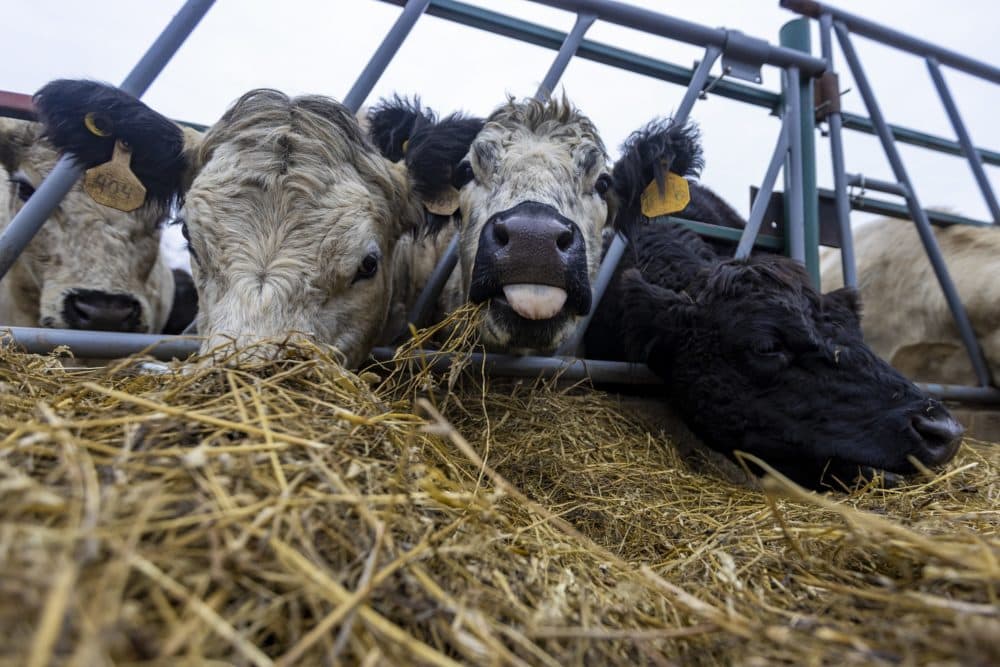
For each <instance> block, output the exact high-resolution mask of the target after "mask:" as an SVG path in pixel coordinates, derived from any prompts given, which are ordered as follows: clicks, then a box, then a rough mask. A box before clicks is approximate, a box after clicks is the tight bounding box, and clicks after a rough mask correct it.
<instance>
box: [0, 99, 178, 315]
mask: <svg viewBox="0 0 1000 667" xmlns="http://www.w3.org/2000/svg"><path fill="white" fill-rule="evenodd" d="M41 133H42V128H41V126H40V125H39V124H36V123H29V122H26V121H15V120H7V119H0V163H2V165H3V168H4V169H5V170H6V173H5V174H4V175H5V176H6V177H7V179H5V180H7V181H8V182H4V183H3V188H4V190H5V195H6V196H4V197H2V198H0V201H2V203H3V207H2V210H0V227H5V226H6V225H7V224H8V223H9V222H10V220H11V219H12V218H13V217H14V215H15V214H16V213H17V212H18V211H20V210H21V207H22V206H23V205H24V203H25V202H26V201H28V199H29V198H30V197H31V196H32V194H33V193H34V191H35V188H36V187H38V185H39V184H40V183H41V182H42V180H43V179H44V178H45V176H47V175H48V173H49V172H50V171H51V170H52V168H53V167H54V166H55V163H56V161H57V159H58V157H59V156H58V154H57V152H56V151H55V150H54V148H53V147H52V146H51V145H50V144H49V143H48V141H46V140H45V139H44V138H43V137H42V135H41ZM164 212H165V208H164V206H163V205H162V203H161V202H150V203H149V204H147V205H145V206H142V207H141V208H139V209H137V210H136V211H133V212H131V213H123V212H121V211H117V210H115V209H112V208H108V207H106V206H102V205H101V204H98V203H96V202H95V201H94V200H93V199H91V198H90V197H89V196H88V195H87V194H86V193H85V192H84V191H83V187H82V185H81V184H77V185H75V186H74V187H73V189H72V190H70V192H69V193H68V194H67V195H66V197H65V198H64V199H63V200H62V202H61V203H60V205H59V206H58V207H57V208H56V210H55V211H54V212H53V213H52V215H51V216H50V217H49V219H48V221H47V222H46V223H45V224H44V225H43V226H42V228H41V230H40V231H39V232H38V234H37V235H36V236H35V238H34V239H33V240H32V241H31V243H29V244H28V246H27V248H26V249H25V251H24V252H23V253H22V254H21V256H20V257H19V259H18V260H17V262H16V263H15V264H14V266H13V267H12V268H11V270H10V272H9V274H8V275H7V276H5V278H4V280H3V282H2V284H0V294H2V296H0V323H3V324H12V325H20V326H44V327H55V328H72V329H101V330H110V331H128V332H141V333H150V332H159V331H160V330H161V329H162V328H163V326H164V324H165V323H166V321H167V317H168V314H169V312H170V307H171V303H172V301H173V294H174V281H173V276H172V274H171V272H170V270H169V268H168V267H167V266H166V264H165V262H164V261H163V260H162V258H161V257H160V254H159V244H160V228H159V221H160V220H161V219H162V217H163V214H164Z"/></svg>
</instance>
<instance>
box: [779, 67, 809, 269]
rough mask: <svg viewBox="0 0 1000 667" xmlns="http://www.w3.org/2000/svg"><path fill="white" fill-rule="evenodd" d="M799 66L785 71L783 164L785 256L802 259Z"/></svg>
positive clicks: (802, 220) (803, 210) (802, 200)
mask: <svg viewBox="0 0 1000 667" xmlns="http://www.w3.org/2000/svg"><path fill="white" fill-rule="evenodd" d="M798 80H799V69H798V68H797V67H789V68H788V69H786V70H785V76H784V78H783V87H784V91H785V104H784V107H783V110H784V113H785V114H787V115H788V116H790V117H791V119H792V121H793V122H791V123H789V125H788V160H787V161H786V163H785V167H786V168H785V248H786V251H787V252H788V256H789V257H791V258H792V259H794V260H797V261H799V262H803V263H804V262H805V259H806V245H805V202H804V198H803V192H802V123H801V122H800V115H801V113H802V112H801V109H802V104H801V100H800V99H799V90H798V88H799V87H798Z"/></svg>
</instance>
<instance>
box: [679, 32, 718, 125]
mask: <svg viewBox="0 0 1000 667" xmlns="http://www.w3.org/2000/svg"><path fill="white" fill-rule="evenodd" d="M721 55H722V49H720V48H719V47H717V46H711V45H709V46H707V47H705V55H704V56H703V57H702V59H701V62H700V63H698V67H696V68H695V70H694V74H692V75H691V81H690V83H688V85H687V90H685V91H684V97H683V98H681V103H680V105H678V107H677V111H675V112H674V123H675V124H677V125H683V124H684V123H685V122H686V121H687V119H688V116H690V115H691V110H692V109H694V103H695V102H697V101H698V96H699V95H701V91H702V90H703V89H704V88H705V83H706V82H707V81H708V73H709V72H710V71H711V70H712V65H714V64H715V61H716V60H718V59H719V56H721Z"/></svg>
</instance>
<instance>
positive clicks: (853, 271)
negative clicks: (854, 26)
mask: <svg viewBox="0 0 1000 667" xmlns="http://www.w3.org/2000/svg"><path fill="white" fill-rule="evenodd" d="M832 33H833V19H832V18H831V17H830V15H829V14H823V15H822V16H821V17H820V19H819V37H820V47H821V48H822V55H823V59H824V60H826V67H827V69H828V70H829V71H830V72H833V71H834V70H833V34H832ZM826 120H827V123H828V124H829V126H830V155H831V159H832V162H833V192H834V197H835V203H836V210H837V227H838V228H839V230H840V266H841V269H842V271H843V274H844V286H846V287H857V286H858V270H857V265H856V263H855V261H854V233H853V232H852V231H851V203H850V202H849V201H848V200H847V166H846V165H845V163H844V134H843V119H842V118H841V116H840V111H839V109H838V110H834V111H831V112H829V113H828V114H827V117H826Z"/></svg>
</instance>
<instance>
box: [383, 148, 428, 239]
mask: <svg viewBox="0 0 1000 667" xmlns="http://www.w3.org/2000/svg"><path fill="white" fill-rule="evenodd" d="M386 165H387V167H388V170H389V175H390V183H389V186H388V188H387V191H386V196H387V197H388V198H389V201H390V203H391V204H392V207H393V211H394V214H393V217H394V220H395V221H396V226H395V227H394V229H393V236H394V237H395V238H399V237H400V236H402V235H403V234H406V233H415V232H417V231H418V230H419V229H420V227H421V224H422V222H423V220H424V208H423V205H422V202H421V200H420V197H419V196H418V195H417V193H416V192H415V191H414V187H413V179H412V178H411V176H410V172H409V171H408V170H407V169H406V165H404V164H403V163H402V162H390V161H389V160H386Z"/></svg>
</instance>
